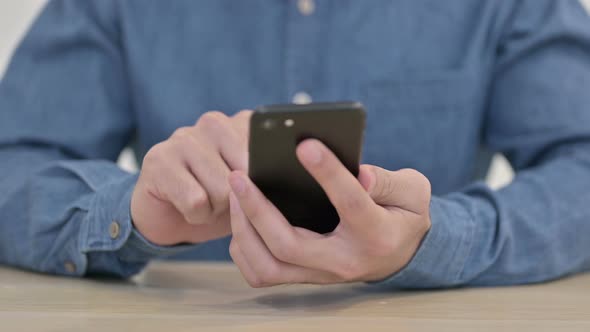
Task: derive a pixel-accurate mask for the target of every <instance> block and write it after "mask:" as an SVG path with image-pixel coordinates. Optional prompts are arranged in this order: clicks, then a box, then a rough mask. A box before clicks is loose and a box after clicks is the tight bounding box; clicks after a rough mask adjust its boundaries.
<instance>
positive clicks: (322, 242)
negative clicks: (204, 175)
mask: <svg viewBox="0 0 590 332" xmlns="http://www.w3.org/2000/svg"><path fill="white" fill-rule="evenodd" d="M229 182H230V186H231V187H232V194H234V195H235V197H236V198H237V200H238V202H239V206H240V209H241V211H243V213H244V216H245V217H244V218H247V220H248V223H249V224H250V225H251V226H252V227H253V229H254V230H255V232H256V233H257V234H258V235H259V236H260V238H261V241H262V242H263V243H264V245H265V247H266V248H268V250H269V251H270V253H271V254H272V256H274V257H276V258H277V259H278V260H280V261H282V262H285V263H290V264H293V265H297V266H302V267H306V268H309V269H313V270H319V271H326V272H334V271H337V270H339V267H341V266H344V265H346V264H347V262H348V258H347V257H345V254H344V252H345V251H344V250H342V244H341V242H339V241H336V240H335V239H333V238H330V237H326V236H323V235H320V234H317V233H313V232H311V231H305V230H303V229H297V228H294V227H293V226H291V225H290V224H289V222H288V221H287V220H286V219H285V217H284V216H283V215H282V214H281V212H280V211H279V210H278V209H277V208H276V207H275V206H274V205H273V204H272V203H271V202H270V201H269V200H268V199H267V198H266V197H264V195H263V194H262V192H260V190H259V189H258V188H256V186H255V185H254V183H252V181H251V180H250V179H249V178H248V177H247V176H245V175H244V174H242V173H241V172H232V173H231V174H230V180H229ZM232 194H230V197H232ZM230 199H231V198H230ZM230 206H231V202H230ZM230 210H231V208H230ZM232 213H233V212H232ZM232 218H234V217H233V215H232ZM232 226H234V224H233V220H232ZM233 231H234V229H233V228H232V232H233ZM311 234H313V235H311ZM242 249H244V248H242Z"/></svg>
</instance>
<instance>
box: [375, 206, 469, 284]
mask: <svg viewBox="0 0 590 332" xmlns="http://www.w3.org/2000/svg"><path fill="white" fill-rule="evenodd" d="M430 218H431V222H432V226H431V228H430V230H429V231H428V233H427V234H426V236H425V237H424V239H423V240H422V243H421V245H420V247H419V248H418V250H417V251H416V254H415V255H414V257H413V258H412V260H411V261H410V263H408V264H407V265H406V266H405V267H404V268H403V269H402V270H400V271H399V272H397V273H396V274H394V275H392V276H391V277H389V278H386V279H384V280H382V281H377V282H372V283H370V284H372V285H375V286H378V287H387V288H438V287H448V286H453V285H456V284H457V283H458V282H459V280H460V274H461V272H462V271H463V269H464V266H465V262H466V260H467V257H468V255H469V252H470V250H471V246H472V241H473V233H474V223H473V218H472V216H471V215H470V213H469V212H468V211H467V210H466V209H465V208H464V207H463V206H462V205H461V204H460V203H459V202H456V201H453V200H451V199H445V198H438V197H433V198H432V200H431V203H430Z"/></svg>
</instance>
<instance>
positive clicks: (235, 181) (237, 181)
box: [229, 175, 246, 196]
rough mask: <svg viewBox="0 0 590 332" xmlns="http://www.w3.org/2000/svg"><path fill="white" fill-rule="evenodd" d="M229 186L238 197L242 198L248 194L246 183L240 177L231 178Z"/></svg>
mask: <svg viewBox="0 0 590 332" xmlns="http://www.w3.org/2000/svg"><path fill="white" fill-rule="evenodd" d="M229 185H230V186H231V189H232V191H233V192H234V193H235V194H236V195H238V196H241V195H243V194H244V192H246V181H244V179H243V178H242V177H241V176H239V175H236V176H232V177H230V180H229Z"/></svg>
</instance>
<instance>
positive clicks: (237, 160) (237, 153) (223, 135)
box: [194, 111, 248, 170]
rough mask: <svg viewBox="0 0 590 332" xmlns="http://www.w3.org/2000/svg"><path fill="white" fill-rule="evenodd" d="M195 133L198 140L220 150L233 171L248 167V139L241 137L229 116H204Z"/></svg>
mask: <svg viewBox="0 0 590 332" xmlns="http://www.w3.org/2000/svg"><path fill="white" fill-rule="evenodd" d="M196 127H197V128H198V129H199V130H198V131H194V134H195V135H196V138H197V140H204V141H207V142H210V143H211V144H212V145H213V146H214V147H215V148H217V149H218V150H219V153H220V154H221V157H222V158H223V160H224V161H225V162H226V164H227V165H228V166H229V168H230V169H232V170H246V169H247V167H248V146H247V137H241V135H239V134H238V131H237V130H236V129H235V128H234V126H233V125H232V123H231V121H230V119H229V118H228V117H227V115H225V114H223V113H221V112H217V111H212V112H207V113H205V114H203V115H202V116H201V117H200V118H199V121H198V122H197V124H196Z"/></svg>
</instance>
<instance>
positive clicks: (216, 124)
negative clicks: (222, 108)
mask: <svg viewBox="0 0 590 332" xmlns="http://www.w3.org/2000/svg"><path fill="white" fill-rule="evenodd" d="M227 119H228V118H227V116H226V115H225V114H223V113H222V112H219V111H209V112H207V113H205V114H203V115H201V117H200V118H199V120H198V121H197V126H199V127H203V128H207V129H211V130H217V129H221V128H223V127H224V126H225V124H226V121H227Z"/></svg>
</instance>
